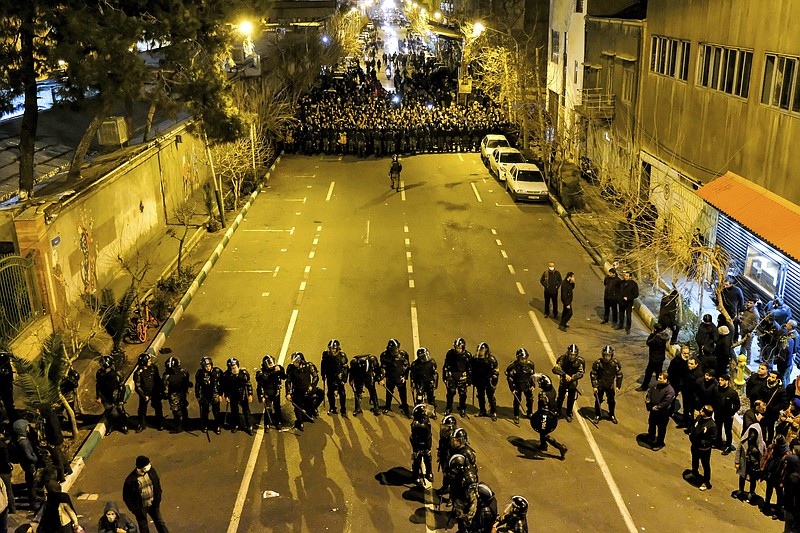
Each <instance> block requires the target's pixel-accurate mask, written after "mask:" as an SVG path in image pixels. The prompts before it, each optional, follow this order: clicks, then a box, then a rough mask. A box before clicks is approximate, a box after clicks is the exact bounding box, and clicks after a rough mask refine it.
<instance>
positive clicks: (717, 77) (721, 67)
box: [699, 44, 753, 98]
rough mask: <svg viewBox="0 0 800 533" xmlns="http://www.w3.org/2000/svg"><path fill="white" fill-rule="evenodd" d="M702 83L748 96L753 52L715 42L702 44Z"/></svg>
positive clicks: (734, 93)
mask: <svg viewBox="0 0 800 533" xmlns="http://www.w3.org/2000/svg"><path fill="white" fill-rule="evenodd" d="M699 61H700V76H699V81H700V85H702V86H703V87H708V88H709V89H714V90H715V91H721V92H724V93H728V94H731V95H733V96H740V97H742V98H747V97H748V96H749V94H750V69H751V68H752V66H753V52H752V51H750V50H741V49H739V48H728V47H725V46H717V45H713V44H701V45H700V60H699Z"/></svg>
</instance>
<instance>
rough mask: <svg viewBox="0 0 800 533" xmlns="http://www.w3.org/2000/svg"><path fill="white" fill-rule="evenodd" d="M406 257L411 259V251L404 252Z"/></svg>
mask: <svg viewBox="0 0 800 533" xmlns="http://www.w3.org/2000/svg"><path fill="white" fill-rule="evenodd" d="M406 259H409V260H410V259H411V252H406Z"/></svg>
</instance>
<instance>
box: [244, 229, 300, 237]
mask: <svg viewBox="0 0 800 533" xmlns="http://www.w3.org/2000/svg"><path fill="white" fill-rule="evenodd" d="M242 231H251V232H255V233H288V234H289V235H292V234H293V233H294V228H292V229H245V230H242Z"/></svg>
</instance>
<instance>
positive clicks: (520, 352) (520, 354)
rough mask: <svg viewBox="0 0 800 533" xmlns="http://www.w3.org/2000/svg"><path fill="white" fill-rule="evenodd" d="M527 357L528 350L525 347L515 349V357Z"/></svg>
mask: <svg viewBox="0 0 800 533" xmlns="http://www.w3.org/2000/svg"><path fill="white" fill-rule="evenodd" d="M527 358H528V350H526V349H525V348H520V349H519V350H517V359H527Z"/></svg>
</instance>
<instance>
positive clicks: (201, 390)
mask: <svg viewBox="0 0 800 533" xmlns="http://www.w3.org/2000/svg"><path fill="white" fill-rule="evenodd" d="M194 381H195V387H196V388H195V390H194V395H195V397H196V398H197V403H198V404H200V423H201V424H202V427H203V431H206V430H207V429H208V415H209V414H212V415H213V416H214V431H215V432H216V433H219V430H220V428H221V420H220V409H219V402H220V396H221V395H222V369H220V368H219V367H216V366H212V367H211V370H210V371H208V372H206V369H205V368H200V369H199V370H198V371H197V373H196V374H195V375H194Z"/></svg>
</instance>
